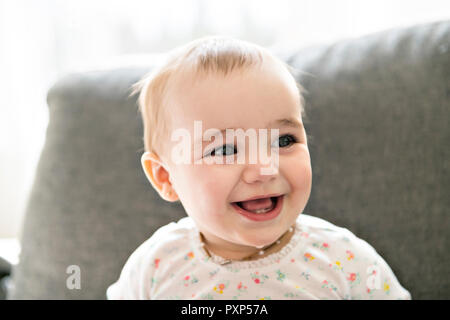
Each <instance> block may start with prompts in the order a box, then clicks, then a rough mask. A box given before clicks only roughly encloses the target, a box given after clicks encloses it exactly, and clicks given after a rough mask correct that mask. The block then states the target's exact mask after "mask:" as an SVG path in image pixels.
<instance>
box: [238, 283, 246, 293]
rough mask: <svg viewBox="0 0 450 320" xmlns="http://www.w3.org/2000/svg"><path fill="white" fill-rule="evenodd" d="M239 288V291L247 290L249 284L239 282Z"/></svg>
mask: <svg viewBox="0 0 450 320" xmlns="http://www.w3.org/2000/svg"><path fill="white" fill-rule="evenodd" d="M237 289H238V290H239V291H244V290H247V286H245V285H243V284H242V282H239V284H238V285H237Z"/></svg>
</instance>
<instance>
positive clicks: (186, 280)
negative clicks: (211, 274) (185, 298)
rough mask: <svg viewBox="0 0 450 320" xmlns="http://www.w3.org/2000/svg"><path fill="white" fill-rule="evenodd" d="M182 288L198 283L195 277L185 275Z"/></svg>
mask: <svg viewBox="0 0 450 320" xmlns="http://www.w3.org/2000/svg"><path fill="white" fill-rule="evenodd" d="M183 282H184V286H185V287H187V286H189V285H190V284H194V283H197V282H198V279H197V278H196V277H195V276H192V277H191V276H190V275H187V276H185V277H184V278H183Z"/></svg>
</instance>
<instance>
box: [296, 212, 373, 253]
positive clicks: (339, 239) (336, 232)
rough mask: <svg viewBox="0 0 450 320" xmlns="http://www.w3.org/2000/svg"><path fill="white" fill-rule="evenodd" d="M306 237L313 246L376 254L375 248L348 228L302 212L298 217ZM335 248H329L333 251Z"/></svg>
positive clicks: (298, 223)
mask: <svg viewBox="0 0 450 320" xmlns="http://www.w3.org/2000/svg"><path fill="white" fill-rule="evenodd" d="M297 225H298V226H299V228H300V230H301V232H302V233H303V235H304V237H305V238H307V239H308V240H309V242H310V244H312V245H313V246H317V245H320V246H324V245H325V247H327V246H328V248H330V249H331V247H340V248H345V250H346V251H347V250H352V251H359V252H361V254H364V255H368V256H376V255H377V253H376V251H375V249H374V248H373V247H372V246H371V245H369V244H368V243H367V242H366V241H364V240H363V239H360V238H359V237H357V236H356V235H355V234H354V233H353V232H351V231H350V230H348V229H347V228H344V227H340V226H337V225H335V224H333V223H331V222H328V221H326V220H324V219H321V218H318V217H313V216H310V215H306V214H301V215H300V216H299V218H298V219H297ZM333 251H334V250H329V252H330V253H331V252H333Z"/></svg>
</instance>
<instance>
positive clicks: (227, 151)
mask: <svg viewBox="0 0 450 320" xmlns="http://www.w3.org/2000/svg"><path fill="white" fill-rule="evenodd" d="M236 152H237V149H236V147H235V146H234V145H231V144H224V145H223V146H221V147H219V148H216V149H214V150H213V151H211V152H210V153H209V154H208V156H216V155H217V156H224V155H225V156H228V155H231V154H233V153H236Z"/></svg>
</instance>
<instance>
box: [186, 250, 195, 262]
mask: <svg viewBox="0 0 450 320" xmlns="http://www.w3.org/2000/svg"><path fill="white" fill-rule="evenodd" d="M192 259H194V253H193V252H192V251H190V252H188V254H187V255H186V256H184V260H192Z"/></svg>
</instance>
